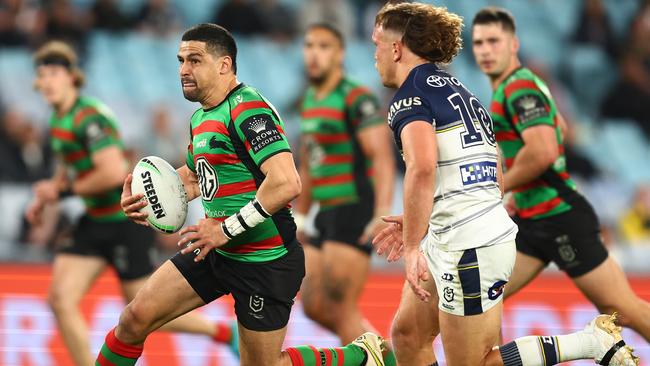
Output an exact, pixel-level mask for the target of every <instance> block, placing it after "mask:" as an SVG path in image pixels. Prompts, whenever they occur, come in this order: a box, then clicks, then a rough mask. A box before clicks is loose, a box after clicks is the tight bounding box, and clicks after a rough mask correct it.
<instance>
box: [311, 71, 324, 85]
mask: <svg viewBox="0 0 650 366" xmlns="http://www.w3.org/2000/svg"><path fill="white" fill-rule="evenodd" d="M307 78H308V79H309V84H311V85H313V86H320V85H322V84H323V83H324V82H325V80H326V79H327V72H321V73H320V74H318V75H309V74H307Z"/></svg>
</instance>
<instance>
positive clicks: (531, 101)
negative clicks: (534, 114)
mask: <svg viewBox="0 0 650 366" xmlns="http://www.w3.org/2000/svg"><path fill="white" fill-rule="evenodd" d="M536 105H537V100H536V99H535V97H531V96H528V97H523V98H521V100H520V101H519V106H520V107H521V108H523V109H533V108H535V106H536Z"/></svg>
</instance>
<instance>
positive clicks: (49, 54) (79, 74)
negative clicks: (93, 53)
mask: <svg viewBox="0 0 650 366" xmlns="http://www.w3.org/2000/svg"><path fill="white" fill-rule="evenodd" d="M53 64H56V65H61V66H64V67H65V68H67V69H68V70H69V71H70V73H71V74H72V76H73V77H74V86H75V87H77V88H81V87H82V86H83V85H84V82H85V80H86V77H85V75H84V73H83V71H82V70H81V68H79V61H78V57H77V53H76V52H75V51H74V49H73V48H72V47H71V46H70V45H69V44H67V43H65V42H61V41H49V42H47V43H45V44H44V45H42V46H41V47H39V49H38V50H36V52H35V53H34V65H35V66H37V67H38V66H40V65H53Z"/></svg>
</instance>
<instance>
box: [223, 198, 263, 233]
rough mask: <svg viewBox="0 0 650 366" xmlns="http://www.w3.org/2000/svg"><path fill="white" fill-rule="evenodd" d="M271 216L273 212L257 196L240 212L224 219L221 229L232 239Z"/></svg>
mask: <svg viewBox="0 0 650 366" xmlns="http://www.w3.org/2000/svg"><path fill="white" fill-rule="evenodd" d="M269 217H271V214H269V213H268V212H267V211H266V210H265V209H264V207H262V205H261V204H260V203H259V201H258V200H257V198H255V199H253V200H252V201H250V202H248V203H247V204H246V206H244V207H242V208H241V209H240V210H239V212H237V213H236V214H234V215H231V216H229V217H228V218H227V219H226V220H224V221H223V222H222V223H221V229H222V230H223V233H224V235H226V237H227V238H228V239H232V238H234V237H235V236H237V235H239V234H241V233H243V232H244V231H246V230H248V229H250V228H252V227H255V226H257V225H259V224H261V223H262V222H263V221H264V220H266V219H267V218H269Z"/></svg>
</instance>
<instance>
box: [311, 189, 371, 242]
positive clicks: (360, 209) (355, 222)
mask: <svg viewBox="0 0 650 366" xmlns="http://www.w3.org/2000/svg"><path fill="white" fill-rule="evenodd" d="M373 206H374V205H373V202H372V201H369V200H361V201H360V202H359V203H353V204H349V205H341V206H337V207H334V208H328V209H325V210H322V211H320V212H319V213H318V214H317V215H316V218H315V219H314V226H315V227H316V230H318V234H317V235H316V236H314V237H312V238H310V240H309V244H310V245H313V246H315V247H316V248H320V247H322V246H323V243H324V242H325V241H338V242H341V243H345V244H349V245H351V246H352V247H354V248H357V249H359V250H361V251H362V252H364V253H366V254H367V255H370V254H371V253H372V243H371V240H372V239H371V240H369V241H368V242H367V243H364V244H359V243H358V241H359V238H360V237H361V234H363V230H364V229H365V228H366V225H368V223H369V222H370V220H372V215H373V210H374V207H373Z"/></svg>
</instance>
